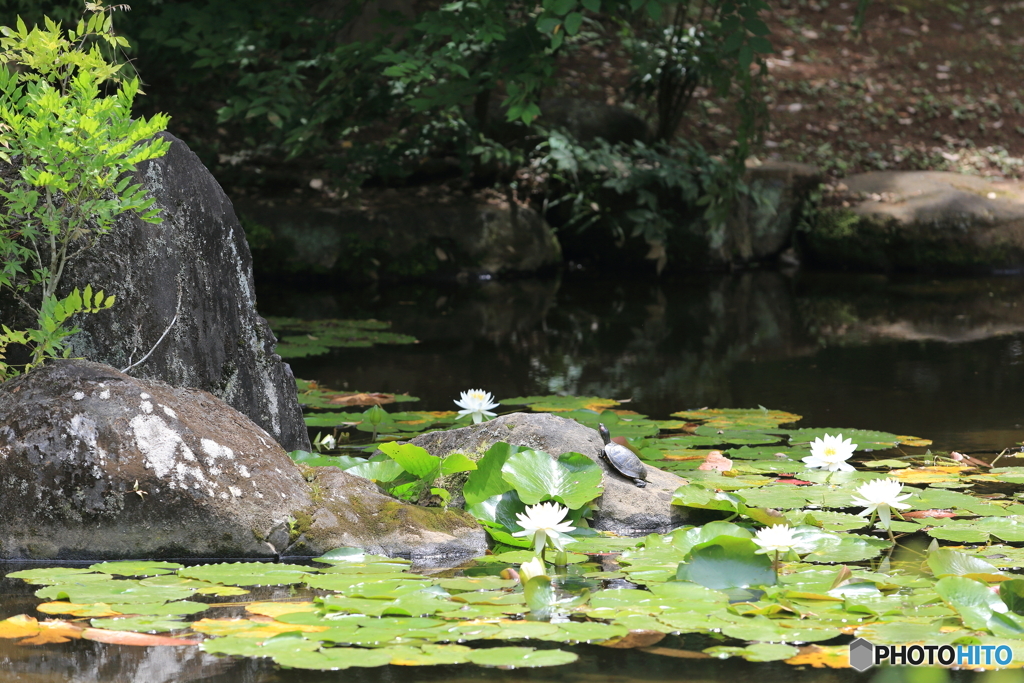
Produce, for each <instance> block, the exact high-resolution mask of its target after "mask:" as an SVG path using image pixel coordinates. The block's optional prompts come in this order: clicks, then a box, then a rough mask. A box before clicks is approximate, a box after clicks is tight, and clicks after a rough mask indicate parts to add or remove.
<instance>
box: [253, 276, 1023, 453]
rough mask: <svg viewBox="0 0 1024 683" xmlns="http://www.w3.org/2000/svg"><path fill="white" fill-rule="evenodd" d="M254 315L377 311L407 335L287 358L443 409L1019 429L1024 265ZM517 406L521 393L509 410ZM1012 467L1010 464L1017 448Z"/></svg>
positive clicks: (283, 306)
mask: <svg viewBox="0 0 1024 683" xmlns="http://www.w3.org/2000/svg"><path fill="white" fill-rule="evenodd" d="M259 302H260V309H261V312H263V313H264V314H265V315H296V316H300V317H311V318H312V317H347V318H359V317H374V318H377V319H380V320H389V321H392V322H393V324H394V327H393V329H394V330H395V331H397V332H402V333H406V334H411V335H413V336H415V337H417V338H418V339H419V340H420V342H421V343H420V344H418V345H416V346H377V347H374V348H370V349H337V350H334V351H332V352H331V354H330V355H326V356H317V357H315V358H309V359H296V360H294V361H293V362H292V367H293V369H294V371H295V374H296V376H298V377H302V378H305V379H315V380H319V381H320V382H322V383H323V384H325V385H326V386H329V387H330V388H333V389H350V390H359V391H386V392H406V393H411V394H412V395H414V396H418V397H420V398H421V399H422V400H421V401H420V402H419V403H416V404H404V405H403V407H406V406H412V409H417V410H450V409H453V405H454V404H453V403H452V401H453V400H454V399H456V398H458V396H459V392H460V391H462V390H465V389H469V388H483V389H485V390H487V391H490V392H492V393H493V394H494V395H495V396H496V397H497V398H498V400H500V399H501V398H502V397H513V396H523V395H534V394H550V393H568V394H577V395H594V396H602V397H610V398H616V399H631V403H630V404H629V405H628V406H626V407H629V408H632V409H634V410H637V411H639V412H641V413H645V414H648V415H650V416H652V417H656V418H662V419H663V418H666V417H668V415H669V413H671V412H674V411H677V410H683V409H689V408H700V407H705V406H707V407H713V408H727V407H729V408H752V407H756V406H758V405H762V406H766V407H769V408H775V409H781V410H787V411H791V412H795V413H798V414H800V415H803V416H804V419H803V421H802V422H801V423H800V425H801V426H805V427H835V428H842V427H848V428H850V427H856V428H862V429H877V430H883V431H889V432H895V433H897V434H910V435H915V436H920V437H925V438H930V439H933V440H934V441H935V445H934V448H935V449H937V450H944V451H948V450H953V449H955V450H960V451H965V452H972V453H973V452H985V451H999V450H1002V449H1003V448H1007V447H1013V446H1015V445H1017V444H1019V442H1021V441H1024V362H1022V360H1024V279H1022V278H1016V277H1014V278H1011V277H1004V278H965V279H947V280H937V279H934V278H928V279H921V278H905V277H904V278H896V277H887V276H851V275H824V274H797V275H793V276H786V275H782V274H780V273H777V272H747V273H741V274H735V275H706V276H701V277H695V278H692V279H687V280H676V281H665V282H650V281H648V282H631V281H628V280H616V281H609V280H595V279H593V278H584V277H563V278H561V279H551V280H528V281H519V282H485V283H472V284H466V285H462V286H459V285H450V286H429V287H401V288H380V289H370V290H353V289H345V288H338V289H336V290H333V291H331V290H326V289H320V290H316V291H312V292H297V291H294V290H289V289H287V288H283V287H281V286H265V287H263V288H262V289H261V291H260V292H259ZM502 409H504V410H513V409H514V407H512V406H508V407H503V408H502ZM1011 464H1012V463H1011Z"/></svg>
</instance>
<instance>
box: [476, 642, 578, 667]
mask: <svg viewBox="0 0 1024 683" xmlns="http://www.w3.org/2000/svg"><path fill="white" fill-rule="evenodd" d="M577 659H579V655H577V654H576V653H574V652H566V651H564V650H535V649H533V648H532V647H492V648H487V649H486V650H473V651H472V652H471V653H470V654H469V661H471V662H473V663H474V664H480V665H482V666H500V667H503V668H508V669H525V668H533V667H538V666H561V665H562V664H571V663H573V662H575V661H576V660H577Z"/></svg>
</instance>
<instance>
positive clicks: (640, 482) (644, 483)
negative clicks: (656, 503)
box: [633, 479, 647, 489]
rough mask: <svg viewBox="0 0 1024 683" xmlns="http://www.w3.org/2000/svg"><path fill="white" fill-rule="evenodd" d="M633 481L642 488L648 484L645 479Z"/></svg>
mask: <svg viewBox="0 0 1024 683" xmlns="http://www.w3.org/2000/svg"><path fill="white" fill-rule="evenodd" d="M633 483H634V484H636V487H637V488H638V489H642V488H643V487H645V486H647V482H646V481H644V480H643V479H634V480H633Z"/></svg>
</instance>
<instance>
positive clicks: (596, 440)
mask: <svg viewBox="0 0 1024 683" xmlns="http://www.w3.org/2000/svg"><path fill="white" fill-rule="evenodd" d="M502 441H503V442H505V443H508V444H512V445H513V446H523V447H526V448H532V449H535V450H540V451H545V452H547V453H549V454H550V455H551V456H552V457H556V458H557V457H558V456H559V455H562V454H563V453H570V452H572V453H582V454H583V455H585V456H587V457H588V458H590V459H591V460H593V461H594V462H596V463H598V464H599V465H600V466H601V468H602V469H603V470H604V478H603V483H604V493H603V494H602V495H601V496H600V497H599V498H598V499H597V501H596V506H597V510H596V511H595V512H594V520H593V526H594V528H595V529H600V530H604V531H612V532H615V533H617V534H620V535H623V536H645V535H647V534H651V533H665V532H667V531H671V530H672V529H675V528H677V527H679V526H682V525H683V524H686V523H687V519H686V513H685V512H684V510H683V508H681V507H679V506H676V505H672V494H673V492H675V490H676V489H677V488H679V487H680V486H682V485H684V484H686V483H687V482H686V480H685V479H683V478H682V477H679V476H677V475H675V474H672V473H670V472H664V471H662V470H659V469H658V468H656V467H653V466H651V465H650V464H648V463H644V465H645V467H646V468H647V486H646V487H644V488H639V487H637V486H636V484H634V483H633V480H632V479H627V478H626V477H624V476H623V475H621V474H620V473H619V472H618V471H617V470H614V469H612V468H611V466H610V465H609V464H608V463H607V462H606V461H605V459H604V458H602V457H601V453H602V452H603V451H604V442H603V441H602V440H601V436H600V434H598V433H597V431H596V430H594V429H591V428H590V427H586V426H584V425H581V424H580V423H578V422H576V421H575V420H569V419H566V418H564V417H558V416H556V415H551V414H550V413H511V414H509V415H502V416H501V417H498V418H495V419H493V420H490V421H488V422H483V423H481V424H478V425H473V426H471V427H463V428H462V429H453V430H450V431H445V432H431V433H429V434H422V435H420V436H417V437H416V438H414V439H413V440H412V443H414V444H416V445H417V446H420V447H421V448H424V449H426V450H427V451H428V452H430V453H431V454H433V455H437V456H444V455H447V454H449V453H453V452H455V451H459V452H461V453H465V454H466V455H467V456H469V457H470V458H472V459H478V458H479V457H481V456H483V454H484V453H486V452H487V449H488V448H490V447H491V446H492V445H494V444H496V443H498V442H502Z"/></svg>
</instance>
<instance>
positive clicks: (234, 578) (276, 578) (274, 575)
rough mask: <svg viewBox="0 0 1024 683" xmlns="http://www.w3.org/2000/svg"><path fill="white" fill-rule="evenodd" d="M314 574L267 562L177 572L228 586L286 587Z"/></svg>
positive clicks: (224, 565) (213, 565) (210, 565)
mask: <svg viewBox="0 0 1024 683" xmlns="http://www.w3.org/2000/svg"><path fill="white" fill-rule="evenodd" d="M316 572H317V570H316V569H312V568H304V569H296V568H293V567H288V566H287V565H280V564H272V563H268V562H228V563H223V564H207V565H202V566H198V567H187V568H185V569H180V570H178V575H179V576H185V577H188V578H190V579H199V580H200V581H211V582H213V583H223V584H227V585H230V586H288V585H292V584H296V583H302V582H303V581H304V580H305V578H306V577H307V576H309V575H310V574H314V573H316Z"/></svg>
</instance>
